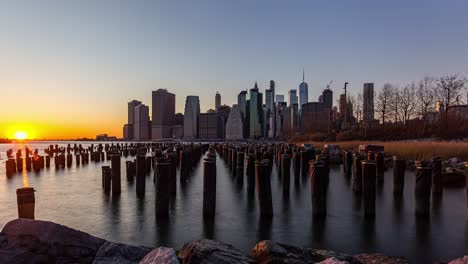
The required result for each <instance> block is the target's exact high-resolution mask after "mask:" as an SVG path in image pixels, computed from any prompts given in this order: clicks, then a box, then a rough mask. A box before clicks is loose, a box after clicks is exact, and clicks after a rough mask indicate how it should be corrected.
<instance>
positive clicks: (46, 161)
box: [21, 155, 50, 168]
mask: <svg viewBox="0 0 468 264" xmlns="http://www.w3.org/2000/svg"><path fill="white" fill-rule="evenodd" d="M45 166H46V168H49V167H50V156H49V155H47V156H46V157H45ZM21 167H22V165H21Z"/></svg>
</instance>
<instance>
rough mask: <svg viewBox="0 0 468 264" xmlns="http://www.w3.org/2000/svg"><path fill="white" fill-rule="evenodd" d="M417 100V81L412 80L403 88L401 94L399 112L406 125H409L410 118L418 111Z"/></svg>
mask: <svg viewBox="0 0 468 264" xmlns="http://www.w3.org/2000/svg"><path fill="white" fill-rule="evenodd" d="M416 102H417V101H416V83H415V82H412V83H410V84H407V85H405V87H404V88H403V89H401V91H400V96H399V105H400V112H399V113H400V116H401V120H402V121H403V124H405V126H406V125H408V120H410V119H411V117H413V116H414V114H415V113H416V109H417V104H416Z"/></svg>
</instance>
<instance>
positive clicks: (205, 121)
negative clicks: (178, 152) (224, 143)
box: [198, 113, 221, 139]
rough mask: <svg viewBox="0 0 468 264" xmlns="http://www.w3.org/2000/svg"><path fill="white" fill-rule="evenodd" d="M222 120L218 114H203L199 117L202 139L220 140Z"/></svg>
mask: <svg viewBox="0 0 468 264" xmlns="http://www.w3.org/2000/svg"><path fill="white" fill-rule="evenodd" d="M220 123H221V122H220V120H219V117H218V114H217V113H201V114H200V116H199V137H198V138H200V139H219V135H218V132H219V127H220V125H221V124H220Z"/></svg>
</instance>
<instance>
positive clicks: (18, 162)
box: [16, 157, 23, 172]
mask: <svg viewBox="0 0 468 264" xmlns="http://www.w3.org/2000/svg"><path fill="white" fill-rule="evenodd" d="M16 170H17V171H18V172H22V171H23V158H21V157H17V158H16Z"/></svg>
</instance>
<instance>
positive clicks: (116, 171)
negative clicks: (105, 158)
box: [111, 155, 121, 195]
mask: <svg viewBox="0 0 468 264" xmlns="http://www.w3.org/2000/svg"><path fill="white" fill-rule="evenodd" d="M111 168H112V194H113V195H119V194H120V191H121V190H120V155H112V158H111Z"/></svg>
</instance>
